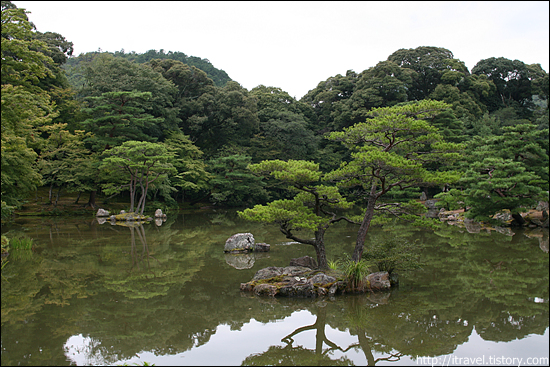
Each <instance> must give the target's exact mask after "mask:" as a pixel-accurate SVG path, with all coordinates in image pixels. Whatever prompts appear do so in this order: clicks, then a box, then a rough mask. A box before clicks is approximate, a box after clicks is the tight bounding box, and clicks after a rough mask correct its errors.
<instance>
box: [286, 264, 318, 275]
mask: <svg viewBox="0 0 550 367" xmlns="http://www.w3.org/2000/svg"><path fill="white" fill-rule="evenodd" d="M310 271H311V269H310V268H306V267H304V266H287V267H286V268H283V270H282V275H290V276H296V275H303V274H304V273H308V272H310Z"/></svg>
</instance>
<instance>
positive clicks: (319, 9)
mask: <svg viewBox="0 0 550 367" xmlns="http://www.w3.org/2000/svg"><path fill="white" fill-rule="evenodd" d="M12 2H13V3H14V4H15V5H16V6H18V7H20V8H25V9H27V10H28V11H30V12H31V14H29V19H30V20H31V21H32V22H34V24H35V25H36V27H37V30H38V31H40V32H48V31H50V32H57V33H60V34H61V35H62V36H63V37H65V38H66V39H67V40H68V41H71V42H73V44H74V54H75V55H79V54H80V53H84V52H89V51H97V50H98V48H101V49H102V50H103V51H111V52H114V51H120V50H121V49H124V50H125V52H131V51H135V52H137V53H143V52H145V51H148V50H151V49H155V50H160V49H164V51H165V52H167V51H180V52H183V53H185V54H186V55H188V56H197V57H200V58H204V59H208V60H210V62H211V63H212V65H214V66H215V67H216V68H218V69H222V70H225V72H227V74H228V75H229V77H230V78H231V79H233V80H235V81H237V82H239V83H240V84H241V85H242V86H243V87H245V88H247V89H248V90H250V89H252V88H254V87H256V86H257V85H260V84H263V85H266V86H273V87H279V88H281V89H283V90H284V91H286V92H288V93H289V94H290V95H291V96H293V97H296V98H297V99H300V98H301V97H302V96H303V95H304V94H306V93H307V92H308V91H309V90H311V89H314V88H315V87H316V86H317V84H318V83H319V82H321V81H324V80H326V79H327V78H329V77H331V76H335V75H337V74H342V75H345V73H346V71H347V70H350V69H351V70H354V71H356V72H361V71H363V70H366V69H368V68H369V67H372V66H375V65H376V64H377V63H378V62H380V61H383V60H386V59H387V58H388V56H389V55H390V54H392V53H393V52H394V51H397V50H398V49H401V48H407V49H408V48H416V47H419V46H436V47H443V48H446V49H448V50H450V51H452V52H453V54H454V57H455V58H457V59H460V60H462V61H464V62H465V63H466V66H467V67H468V69H469V70H471V69H472V68H473V67H474V66H475V64H476V63H477V62H478V61H480V60H483V59H486V58H489V57H505V58H508V59H511V60H514V59H518V60H521V61H523V62H525V63H526V64H532V63H539V64H541V65H542V68H543V69H544V70H546V71H547V72H548V71H549V69H548V59H549V49H548V45H549V37H548V34H549V28H550V27H549V21H548V19H549V2H547V1H540V2H536V1H535V2H529V1H518V2H516V1H496V2H495V1H488V2H463V1H458V2H448V1H445V2H431V1H427V2H416V1H411V2H396V1H391V2H370V1H369V2H355V1H352V2H346V1H336V2H311V1H307V2H295V1H292V2H249V1H246V2H225V1H224V2H203V1H199V2H170V1H166V2H164V1H147V2H139V1H132V2H126V1H122V2H117V1H108V2H99V1H94V2H81V1H12Z"/></svg>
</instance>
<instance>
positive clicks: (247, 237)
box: [223, 233, 255, 252]
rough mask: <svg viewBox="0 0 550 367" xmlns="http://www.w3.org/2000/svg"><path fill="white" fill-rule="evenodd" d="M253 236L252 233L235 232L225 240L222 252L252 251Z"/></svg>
mask: <svg viewBox="0 0 550 367" xmlns="http://www.w3.org/2000/svg"><path fill="white" fill-rule="evenodd" d="M254 243H255V242H254V236H253V235H252V233H237V234H234V235H233V236H231V237H229V238H228V239H227V241H225V247H224V249H223V251H224V252H249V251H254Z"/></svg>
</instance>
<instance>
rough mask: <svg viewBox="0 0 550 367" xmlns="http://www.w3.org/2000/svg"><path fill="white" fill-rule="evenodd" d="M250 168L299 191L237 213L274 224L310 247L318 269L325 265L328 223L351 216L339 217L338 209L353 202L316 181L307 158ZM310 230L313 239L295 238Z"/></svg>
mask: <svg viewBox="0 0 550 367" xmlns="http://www.w3.org/2000/svg"><path fill="white" fill-rule="evenodd" d="M249 167H250V170H251V171H252V172H254V173H257V174H262V175H271V176H273V177H275V178H276V179H278V180H281V181H283V182H285V183H287V184H288V185H289V187H290V188H291V189H293V191H294V192H298V194H297V195H296V196H295V197H294V198H293V199H292V200H275V201H272V202H270V203H268V204H267V205H256V206H254V207H253V208H251V209H250V208H249V209H246V210H244V211H242V212H238V214H239V216H240V217H242V218H245V219H248V220H252V221H257V222H263V223H274V224H277V225H279V229H280V230H281V232H282V233H283V234H284V235H285V236H286V238H288V239H292V240H294V241H297V242H299V243H303V244H307V245H311V246H313V248H314V249H315V253H316V255H317V265H318V266H319V268H321V269H326V268H327V267H328V264H327V258H326V252H325V241H324V235H325V232H326V230H327V229H328V228H329V227H330V225H332V224H334V223H336V222H339V221H341V220H346V221H348V222H351V223H353V220H352V219H349V218H347V217H345V216H339V215H338V214H337V212H336V211H337V210H342V209H349V208H351V206H352V205H353V203H350V202H348V201H346V199H345V198H343V197H342V196H341V195H340V193H339V192H338V189H337V188H336V187H334V186H324V185H320V184H319V180H320V179H321V177H322V173H321V172H320V171H319V165H318V164H316V163H313V162H308V161H296V160H289V161H288V162H285V161H281V160H271V161H263V162H261V163H258V164H253V165H250V166H249ZM302 229H305V230H312V231H313V232H314V235H315V236H314V238H313V239H307V238H303V237H298V236H297V235H296V234H295V233H294V232H295V231H298V230H302Z"/></svg>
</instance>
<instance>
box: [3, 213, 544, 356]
mask: <svg viewBox="0 0 550 367" xmlns="http://www.w3.org/2000/svg"><path fill="white" fill-rule="evenodd" d="M239 232H250V233H252V234H253V235H254V237H255V240H256V242H266V243H269V244H270V245H271V251H270V252H267V253H257V254H255V255H251V256H248V257H243V256H241V257H239V256H236V255H226V254H224V253H223V246H224V243H225V240H226V239H227V238H228V237H230V236H231V235H233V234H235V233H239ZM513 232H515V234H513V235H511V234H512V233H499V232H497V231H489V232H488V231H483V230H482V231H480V232H479V233H469V232H468V231H466V230H465V229H463V228H458V227H454V226H449V225H444V226H442V227H441V228H439V229H437V230H435V231H432V230H425V229H422V228H418V227H413V226H410V225H405V224H392V225H386V226H384V227H373V228H372V229H371V231H370V233H369V235H368V237H367V244H368V243H374V242H375V241H386V240H388V239H390V238H394V239H395V238H397V239H399V240H403V241H418V243H421V244H422V245H423V246H424V247H423V249H422V250H421V252H420V254H421V261H422V264H423V265H422V268H421V269H417V270H414V271H407V272H400V284H399V286H398V287H396V288H394V289H393V290H392V291H391V292H387V293H375V294H355V295H353V294H347V295H341V296H336V297H332V298H330V297H325V298H315V299H311V298H309V299H305V298H304V299H286V298H270V297H257V296H254V295H253V294H249V293H242V292H241V291H240V290H239V285H240V283H244V282H247V281H249V280H251V278H252V277H253V276H254V274H255V273H256V271H258V270H259V269H262V268H264V267H268V266H287V265H288V264H289V262H290V259H292V258H295V257H300V256H304V255H309V256H312V257H315V252H314V250H313V249H312V248H311V247H310V246H306V245H300V244H289V242H288V240H287V239H286V238H285V237H284V236H283V235H282V234H281V233H280V232H279V231H278V229H277V228H275V227H274V226H266V225H261V224H256V223H250V222H245V221H242V220H240V219H239V218H238V217H237V216H236V214H235V211H223V210H197V211H185V212H180V213H178V214H172V215H169V216H168V219H167V220H166V222H164V223H162V225H161V226H158V225H156V224H155V223H154V222H151V223H148V224H145V225H142V226H138V227H135V228H130V227H124V226H113V225H111V224H109V222H107V223H104V224H99V223H98V221H97V220H96V219H95V218H70V219H67V218H52V219H44V218H29V217H19V218H18V219H17V220H16V222H15V223H12V224H9V225H3V226H2V234H7V235H8V237H10V238H13V237H18V236H19V237H21V236H25V237H28V238H32V239H33V243H34V248H33V250H32V251H30V250H12V251H11V253H10V256H9V258H8V259H9V262H8V263H7V265H6V266H5V267H4V269H3V270H2V292H1V295H2V296H1V299H2V336H1V343H2V352H1V353H2V354H1V357H2V365H3V366H4V365H5V366H11V365H117V364H118V365H122V364H127V365H134V364H138V365H144V364H148V365H151V364H155V365H157V366H159V365H396V366H397V365H411V364H415V365H430V366H431V365H463V364H464V365H476V364H477V365H480V364H487V365H489V364H493V365H494V364H499V365H510V364H513V365H518V364H521V365H548V357H549V347H548V342H549V335H548V326H549V309H548V305H549V303H548V301H549V266H548V265H549V257H548V230H542V229H538V230H519V229H518V230H516V229H514V230H513ZM355 233H356V227H354V226H352V225H350V224H344V223H341V224H338V225H337V226H335V227H334V228H331V229H329V231H328V232H327V237H326V244H327V256H328V258H329V259H336V258H337V257H339V256H341V254H342V253H349V254H350V253H352V251H353V245H354V239H355ZM520 358H521V360H520Z"/></svg>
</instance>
